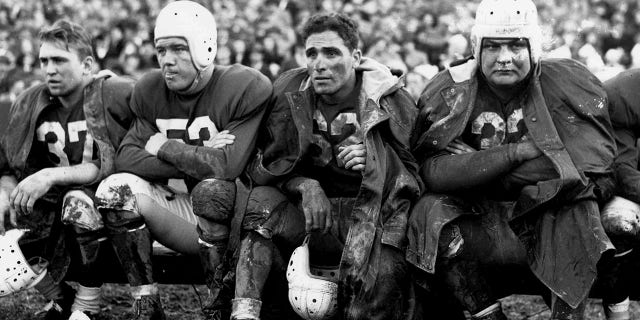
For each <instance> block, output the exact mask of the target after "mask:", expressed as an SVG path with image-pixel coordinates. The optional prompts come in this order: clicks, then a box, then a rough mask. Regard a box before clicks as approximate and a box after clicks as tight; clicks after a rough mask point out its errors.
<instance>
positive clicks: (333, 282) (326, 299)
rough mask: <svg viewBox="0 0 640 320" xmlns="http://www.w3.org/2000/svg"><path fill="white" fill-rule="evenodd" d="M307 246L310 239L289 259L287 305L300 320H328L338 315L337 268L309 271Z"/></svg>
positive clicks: (320, 268) (307, 238) (318, 268)
mask: <svg viewBox="0 0 640 320" xmlns="http://www.w3.org/2000/svg"><path fill="white" fill-rule="evenodd" d="M308 244H309V235H307V237H306V238H305V239H304V242H303V243H302V245H301V246H300V247H298V248H296V250H294V251H293V254H292V255H291V259H289V265H288V266H287V281H288V282H289V303H291V306H292V307H293V310H294V311H295V312H296V313H297V314H298V315H299V316H300V317H302V318H303V319H307V320H320V319H324V320H326V319H331V318H332V317H333V316H334V315H335V314H336V313H337V311H338V283H337V280H338V268H327V267H317V268H312V267H311V266H310V264H309V246H308Z"/></svg>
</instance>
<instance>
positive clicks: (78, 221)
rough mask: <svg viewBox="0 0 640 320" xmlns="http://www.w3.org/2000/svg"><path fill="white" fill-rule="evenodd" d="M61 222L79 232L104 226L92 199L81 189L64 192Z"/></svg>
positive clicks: (95, 229)
mask: <svg viewBox="0 0 640 320" xmlns="http://www.w3.org/2000/svg"><path fill="white" fill-rule="evenodd" d="M62 222H63V223H65V224H69V225H72V226H73V227H74V229H76V231H77V232H79V233H84V232H89V231H97V230H100V229H102V228H103V227H104V224H103V223H102V217H101V216H100V213H98V210H97V209H96V207H95V206H94V202H93V199H92V198H91V197H90V196H89V195H87V194H86V193H85V192H83V191H81V190H72V191H69V192H67V193H66V194H65V196H64V198H63V205H62Z"/></svg>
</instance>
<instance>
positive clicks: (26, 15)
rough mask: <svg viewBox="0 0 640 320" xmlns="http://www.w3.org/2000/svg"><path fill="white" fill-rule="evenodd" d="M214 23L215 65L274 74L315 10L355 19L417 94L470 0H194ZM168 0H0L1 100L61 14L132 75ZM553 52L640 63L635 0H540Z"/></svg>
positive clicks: (100, 57) (457, 52)
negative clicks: (235, 65)
mask: <svg viewBox="0 0 640 320" xmlns="http://www.w3.org/2000/svg"><path fill="white" fill-rule="evenodd" d="M196 1H198V2H200V3H201V4H203V5H204V6H206V7H207V8H209V9H211V11H212V12H213V13H214V15H215V17H216V21H217V24H218V54H217V57H216V60H217V64H221V65H226V64H233V63H241V64H244V65H248V66H251V67H253V68H256V69H258V70H260V71H261V72H262V73H264V74H265V75H267V76H268V77H269V78H271V79H275V78H276V77H277V76H278V75H279V74H280V73H282V72H283V71H285V70H288V69H291V68H295V67H298V66H301V65H303V64H304V48H303V46H302V43H301V41H300V40H299V38H298V34H299V32H298V31H299V28H300V26H301V25H302V23H303V22H304V21H305V19H306V18H307V17H308V16H309V15H311V14H313V13H315V12H317V11H341V12H345V13H348V14H349V15H351V16H352V17H354V18H355V19H356V20H357V21H358V22H359V24H360V30H361V38H362V44H361V48H362V50H363V53H364V55H365V56H368V57H372V58H374V59H377V60H378V61H381V62H383V63H385V64H386V65H388V66H389V67H390V68H391V69H393V70H395V71H396V72H398V73H400V72H402V73H405V74H406V76H407V78H406V81H407V88H408V89H409V90H410V92H411V93H412V94H413V95H414V96H417V95H418V94H419V93H420V92H421V91H422V89H423V88H424V86H425V85H426V84H427V83H428V81H429V79H431V78H432V77H433V76H434V75H435V74H436V73H437V72H438V71H439V70H442V69H444V68H447V67H448V66H449V64H450V63H451V62H452V61H455V60H457V59H460V58H462V57H465V56H467V55H469V54H470V45H469V41H468V39H469V38H468V35H469V30H470V27H471V25H472V24H473V19H474V17H473V13H474V12H475V9H476V6H477V4H478V3H479V1H475V0H456V1H449V0H428V1H424V0H346V1H338V0H196ZM166 2H168V0H20V1H16V0H0V104H3V103H4V104H9V103H11V102H12V101H14V100H15V98H16V96H17V95H18V94H19V93H20V92H21V91H22V90H24V89H25V88H27V87H29V86H30V85H33V84H35V83H38V82H39V81H41V79H42V72H41V70H40V69H39V62H38V41H37V33H38V30H39V29H40V28H41V27H43V26H46V25H49V24H51V23H52V22H53V21H55V20H57V19H60V18H67V19H69V20H72V21H75V22H78V23H80V24H81V25H83V26H84V27H85V28H87V29H88V30H89V31H90V33H91V34H92V35H93V36H94V39H95V40H94V49H95V54H96V58H97V61H98V68H100V69H110V70H112V71H114V72H115V73H117V74H121V75H125V76H129V77H132V78H134V79H137V78H138V77H140V75H141V74H143V73H144V72H145V71H146V70H148V69H150V68H154V67H156V66H157V63H156V60H155V52H154V46H153V21H154V20H155V17H156V15H157V13H158V12H159V10H160V9H161V8H162V7H163V6H164V5H165V4H166ZM535 2H536V5H537V6H538V10H539V14H540V17H541V23H542V24H543V25H544V28H545V35H544V36H545V39H544V40H545V41H544V43H545V51H546V54H547V56H549V57H565V58H573V59H577V60H579V61H581V62H583V63H585V64H586V65H587V66H588V68H589V69H590V70H591V71H592V72H593V73H594V74H596V75H597V76H598V77H599V78H600V79H602V80H606V79H608V78H610V77H612V76H614V75H615V74H617V73H618V72H620V71H622V70H624V69H627V68H631V67H637V66H640V43H639V41H640V37H638V36H637V35H638V34H639V32H638V31H639V29H640V10H638V9H639V8H638V6H639V5H640V0H536V1H535Z"/></svg>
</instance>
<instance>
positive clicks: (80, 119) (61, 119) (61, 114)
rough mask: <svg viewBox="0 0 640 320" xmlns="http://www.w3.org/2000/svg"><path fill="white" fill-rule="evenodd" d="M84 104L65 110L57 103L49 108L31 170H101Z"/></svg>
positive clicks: (36, 139)
mask: <svg viewBox="0 0 640 320" xmlns="http://www.w3.org/2000/svg"><path fill="white" fill-rule="evenodd" d="M81 103H82V102H81ZM81 103H80V104H78V105H76V106H73V107H72V108H64V107H63V106H62V104H60V102H59V101H57V100H56V101H55V102H54V103H53V104H51V105H49V106H47V107H46V108H45V110H44V111H43V112H42V113H41V114H40V116H39V117H38V120H37V122H36V132H35V134H34V137H33V145H32V147H31V151H30V153H29V157H28V159H27V161H28V165H27V167H31V168H34V169H36V170H39V169H43V168H50V167H66V166H72V165H77V164H81V163H94V164H96V166H98V167H99V166H100V160H99V157H98V145H97V144H96V143H95V142H94V140H93V137H92V136H91V134H90V133H89V132H88V131H87V121H86V120H85V116H84V111H83V110H82V104H81Z"/></svg>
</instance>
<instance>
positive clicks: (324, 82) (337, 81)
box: [305, 31, 361, 98]
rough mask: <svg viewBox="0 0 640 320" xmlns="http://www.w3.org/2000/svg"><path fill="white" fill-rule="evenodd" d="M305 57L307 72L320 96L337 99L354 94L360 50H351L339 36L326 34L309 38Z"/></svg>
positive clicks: (322, 33) (333, 33)
mask: <svg viewBox="0 0 640 320" xmlns="http://www.w3.org/2000/svg"><path fill="white" fill-rule="evenodd" d="M305 54H306V57H307V71H308V73H309V77H311V83H312V84H313V88H314V90H315V92H316V93H317V94H319V95H323V96H328V97H336V98H337V97H342V96H344V95H347V94H349V93H350V92H351V90H352V89H353V86H354V85H355V82H356V72H355V67H356V66H357V65H358V64H359V63H360V58H361V53H360V50H358V49H353V50H349V48H348V47H347V46H346V44H345V42H344V40H343V39H342V38H341V37H340V35H338V33H337V32H335V31H324V32H321V33H314V34H312V35H310V36H309V38H307V41H306V43H305Z"/></svg>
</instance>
